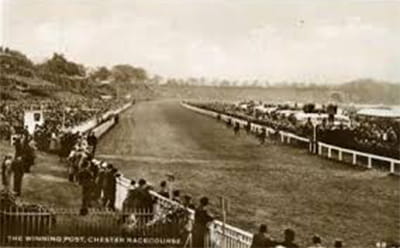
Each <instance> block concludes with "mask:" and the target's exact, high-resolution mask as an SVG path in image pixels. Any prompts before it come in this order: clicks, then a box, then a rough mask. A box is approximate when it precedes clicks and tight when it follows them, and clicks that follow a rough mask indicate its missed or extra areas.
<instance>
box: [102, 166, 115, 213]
mask: <svg viewBox="0 0 400 248" xmlns="http://www.w3.org/2000/svg"><path fill="white" fill-rule="evenodd" d="M117 171H118V170H117V169H116V168H114V167H113V166H112V165H111V164H109V165H108V168H107V170H106V172H105V174H104V181H103V183H104V187H103V189H104V206H105V207H107V208H109V209H111V210H114V209H115V193H116V191H117Z"/></svg>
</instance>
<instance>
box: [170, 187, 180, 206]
mask: <svg viewBox="0 0 400 248" xmlns="http://www.w3.org/2000/svg"><path fill="white" fill-rule="evenodd" d="M172 200H173V201H175V202H177V203H181V191H180V190H178V189H177V190H174V191H173V192H172Z"/></svg>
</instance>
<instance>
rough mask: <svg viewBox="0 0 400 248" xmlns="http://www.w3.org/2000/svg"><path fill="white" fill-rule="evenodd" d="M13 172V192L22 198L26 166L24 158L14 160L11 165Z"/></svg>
mask: <svg viewBox="0 0 400 248" xmlns="http://www.w3.org/2000/svg"><path fill="white" fill-rule="evenodd" d="M11 171H12V173H13V176H14V178H13V179H14V180H13V182H14V185H13V186H14V187H13V190H14V192H15V195H16V196H20V195H21V190H22V179H23V177H24V173H25V166H24V161H23V160H22V156H19V157H16V158H15V159H14V160H13V162H12V164H11Z"/></svg>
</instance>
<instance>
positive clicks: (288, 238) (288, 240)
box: [279, 228, 299, 248]
mask: <svg viewBox="0 0 400 248" xmlns="http://www.w3.org/2000/svg"><path fill="white" fill-rule="evenodd" d="M283 236H284V240H283V241H282V242H280V243H279V245H282V246H283V247H285V248H298V247H299V246H298V245H297V244H296V243H295V242H294V240H295V238H296V233H295V232H294V231H293V230H292V229H290V228H288V229H286V230H285V231H284V233H283Z"/></svg>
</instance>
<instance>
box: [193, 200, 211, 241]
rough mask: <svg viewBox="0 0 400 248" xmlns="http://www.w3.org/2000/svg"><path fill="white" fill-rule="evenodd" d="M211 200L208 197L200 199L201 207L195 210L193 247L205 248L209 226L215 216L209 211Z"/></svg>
mask: <svg viewBox="0 0 400 248" xmlns="http://www.w3.org/2000/svg"><path fill="white" fill-rule="evenodd" d="M208 204H209V200H208V198H207V197H202V198H201V199H200V205H199V207H198V208H196V210H195V215H194V225H193V247H194V248H202V247H205V246H204V245H205V239H206V237H207V235H208V228H207V225H208V224H209V223H210V222H211V221H213V220H214V218H213V216H212V215H211V214H210V213H209V211H208V208H207V206H208Z"/></svg>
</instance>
